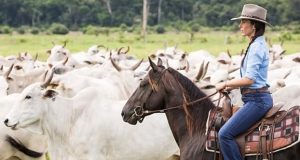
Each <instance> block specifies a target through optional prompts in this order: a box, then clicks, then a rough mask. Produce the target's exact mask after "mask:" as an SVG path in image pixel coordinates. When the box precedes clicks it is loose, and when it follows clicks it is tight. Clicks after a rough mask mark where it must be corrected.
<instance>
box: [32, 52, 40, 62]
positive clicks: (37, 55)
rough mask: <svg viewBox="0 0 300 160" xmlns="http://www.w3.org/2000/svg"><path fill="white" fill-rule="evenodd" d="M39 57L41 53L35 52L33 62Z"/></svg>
mask: <svg viewBox="0 0 300 160" xmlns="http://www.w3.org/2000/svg"><path fill="white" fill-rule="evenodd" d="M38 57H39V54H38V53H36V54H35V57H34V59H33V62H36V60H37V59H38Z"/></svg>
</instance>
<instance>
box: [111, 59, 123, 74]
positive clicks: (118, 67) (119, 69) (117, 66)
mask: <svg viewBox="0 0 300 160" xmlns="http://www.w3.org/2000/svg"><path fill="white" fill-rule="evenodd" d="M110 61H111V64H112V65H113V66H114V67H115V68H116V70H117V71H118V72H121V71H122V68H121V67H120V66H119V65H117V63H115V61H114V60H112V59H110Z"/></svg>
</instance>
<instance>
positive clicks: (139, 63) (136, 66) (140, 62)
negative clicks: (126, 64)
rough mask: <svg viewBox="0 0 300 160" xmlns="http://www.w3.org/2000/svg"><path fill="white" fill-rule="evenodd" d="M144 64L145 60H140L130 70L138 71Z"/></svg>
mask: <svg viewBox="0 0 300 160" xmlns="http://www.w3.org/2000/svg"><path fill="white" fill-rule="evenodd" d="M142 62H143V59H142V60H140V61H139V62H138V63H136V64H135V65H134V66H132V67H131V68H130V69H131V70H132V71H134V70H136V69H137V68H138V67H139V66H140V65H141V64H142Z"/></svg>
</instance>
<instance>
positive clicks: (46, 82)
mask: <svg viewBox="0 0 300 160" xmlns="http://www.w3.org/2000/svg"><path fill="white" fill-rule="evenodd" d="M53 74H54V72H53V70H51V74H50V76H49V77H48V79H46V81H45V82H44V83H43V84H42V85H41V87H42V88H46V87H47V86H48V85H49V84H50V82H51V80H52V78H53Z"/></svg>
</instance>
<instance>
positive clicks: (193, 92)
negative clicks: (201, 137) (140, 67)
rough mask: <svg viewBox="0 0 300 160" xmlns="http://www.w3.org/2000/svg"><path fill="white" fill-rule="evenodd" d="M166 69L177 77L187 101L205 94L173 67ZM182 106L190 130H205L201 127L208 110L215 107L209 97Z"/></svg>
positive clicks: (204, 123)
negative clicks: (187, 118)
mask: <svg viewBox="0 0 300 160" xmlns="http://www.w3.org/2000/svg"><path fill="white" fill-rule="evenodd" d="M168 71H169V72H170V73H171V74H172V75H173V76H174V77H175V78H176V79H177V81H178V82H179V83H180V85H181V86H182V88H183V89H184V92H185V96H186V99H187V103H188V102H192V101H195V100H197V99H199V98H202V97H205V96H206V94H205V93H204V92H202V91H201V90H200V89H199V88H198V87H197V86H196V85H195V84H194V83H193V82H192V81H191V80H190V79H189V78H187V77H185V76H183V75H182V74H181V73H179V72H178V71H176V70H174V69H173V68H168ZM183 106H184V107H185V108H184V110H185V112H186V115H187V116H188V117H189V118H190V124H188V126H189V127H190V129H192V130H193V131H192V132H203V131H205V129H204V128H203V127H205V126H206V120H207V115H208V112H209V111H210V110H211V109H212V108H214V107H215V105H214V104H213V103H212V102H211V101H210V99H209V98H207V99H204V100H202V101H200V102H197V103H195V104H192V105H183ZM187 122H188V121H187Z"/></svg>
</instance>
